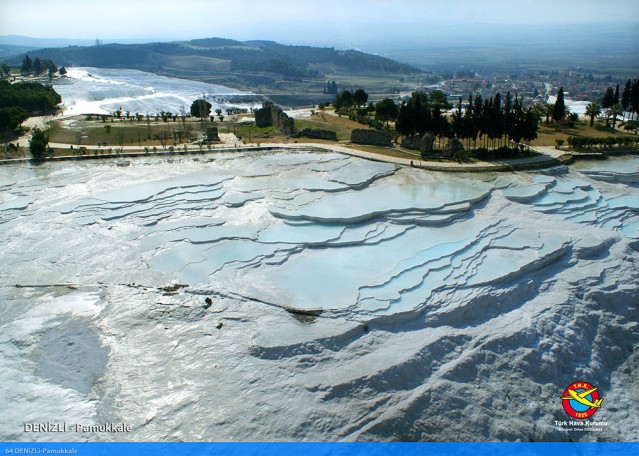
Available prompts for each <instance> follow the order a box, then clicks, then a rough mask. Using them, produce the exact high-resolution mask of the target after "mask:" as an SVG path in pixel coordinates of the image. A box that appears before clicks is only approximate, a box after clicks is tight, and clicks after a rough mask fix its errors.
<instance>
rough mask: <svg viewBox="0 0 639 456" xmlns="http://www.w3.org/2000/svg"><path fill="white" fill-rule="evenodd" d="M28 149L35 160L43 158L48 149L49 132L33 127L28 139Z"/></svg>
mask: <svg viewBox="0 0 639 456" xmlns="http://www.w3.org/2000/svg"><path fill="white" fill-rule="evenodd" d="M29 150H30V151H31V155H32V156H33V158H35V159H37V160H40V159H42V158H44V156H45V155H46V153H47V151H48V150H49V132H48V131H47V130H41V129H39V128H37V127H35V128H34V129H33V131H32V133H31V139H30V140H29Z"/></svg>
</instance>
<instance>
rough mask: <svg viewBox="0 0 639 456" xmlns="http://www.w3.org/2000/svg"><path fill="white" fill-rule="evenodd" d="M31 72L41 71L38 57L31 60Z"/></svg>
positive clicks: (37, 72)
mask: <svg viewBox="0 0 639 456" xmlns="http://www.w3.org/2000/svg"><path fill="white" fill-rule="evenodd" d="M33 72H34V73H35V74H40V73H42V61H41V60H40V59H39V58H38V57H36V58H35V59H34V60H33Z"/></svg>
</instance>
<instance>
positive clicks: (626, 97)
mask: <svg viewBox="0 0 639 456" xmlns="http://www.w3.org/2000/svg"><path fill="white" fill-rule="evenodd" d="M631 93H632V81H631V80H630V79H628V82H626V87H624V89H623V95H621V106H623V110H624V115H625V112H627V111H629V110H630V94H631Z"/></svg>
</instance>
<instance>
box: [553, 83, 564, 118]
mask: <svg viewBox="0 0 639 456" xmlns="http://www.w3.org/2000/svg"><path fill="white" fill-rule="evenodd" d="M565 115H566V103H565V101H564V88H563V87H561V88H559V92H557V101H555V108H554V109H553V111H552V119H553V120H554V121H555V122H556V123H559V122H561V121H562V120H563V118H564V116H565Z"/></svg>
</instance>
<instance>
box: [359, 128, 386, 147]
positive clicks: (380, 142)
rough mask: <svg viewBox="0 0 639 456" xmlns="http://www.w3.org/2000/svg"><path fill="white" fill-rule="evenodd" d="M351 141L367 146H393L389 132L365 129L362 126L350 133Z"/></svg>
mask: <svg viewBox="0 0 639 456" xmlns="http://www.w3.org/2000/svg"><path fill="white" fill-rule="evenodd" d="M351 142H352V143H354V144H363V145H367V146H383V147H392V146H393V141H392V137H391V135H390V133H386V132H385V131H377V130H366V129H363V128H356V129H355V130H353V132H352V133H351Z"/></svg>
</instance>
